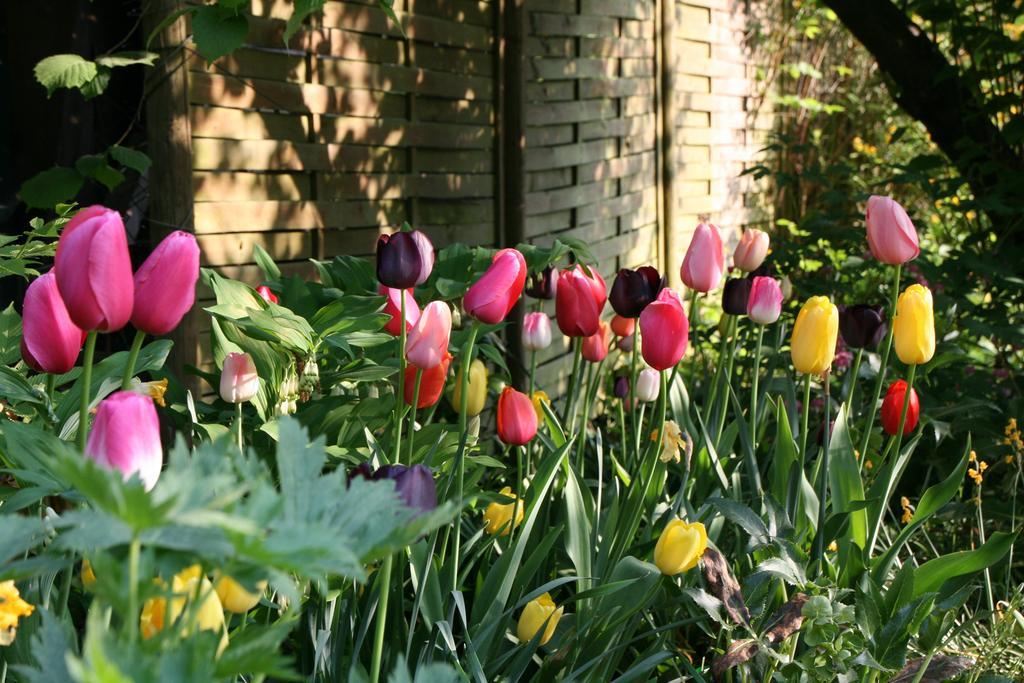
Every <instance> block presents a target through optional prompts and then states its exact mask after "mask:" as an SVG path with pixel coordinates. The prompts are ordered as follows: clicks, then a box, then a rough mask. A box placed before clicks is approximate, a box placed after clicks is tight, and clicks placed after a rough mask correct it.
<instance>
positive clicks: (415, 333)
mask: <svg viewBox="0 0 1024 683" xmlns="http://www.w3.org/2000/svg"><path fill="white" fill-rule="evenodd" d="M451 333H452V309H451V308H449V307H448V304H446V303H445V302H443V301H432V302H430V303H429V304H427V306H426V308H424V309H423V313H422V314H421V315H420V318H419V320H417V321H416V325H415V326H414V327H413V328H412V331H411V332H409V341H408V343H407V344H406V347H405V357H406V358H407V359H409V362H410V363H412V364H413V365H415V366H416V367H418V368H419V369H420V370H430V369H431V368H434V367H437V366H438V365H439V364H440V363H441V360H442V359H443V358H444V356H445V354H446V353H448V338H449V337H450V336H451Z"/></svg>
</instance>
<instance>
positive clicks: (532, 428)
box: [498, 285, 561, 446]
mask: <svg viewBox="0 0 1024 683" xmlns="http://www.w3.org/2000/svg"><path fill="white" fill-rule="evenodd" d="M559 286H561V285H559ZM536 435H537V411H536V410H534V408H533V401H531V400H530V397H529V396H527V395H526V394H524V393H522V392H521V391H516V390H515V389H513V388H512V387H505V388H504V389H503V390H502V392H501V396H499V397H498V438H500V439H501V441H502V443H504V444H505V445H507V446H524V445H526V444H528V443H529V442H530V440H531V439H533V437H534V436H536Z"/></svg>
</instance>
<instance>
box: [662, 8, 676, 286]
mask: <svg viewBox="0 0 1024 683" xmlns="http://www.w3.org/2000/svg"><path fill="white" fill-rule="evenodd" d="M675 16H676V3H675V0H661V32H660V36H659V37H660V43H661V45H660V55H659V56H660V62H661V74H660V79H661V107H659V112H658V113H659V118H660V120H661V125H660V129H661V147H660V150H659V151H660V154H659V158H660V159H661V178H660V180H661V183H660V184H661V203H662V226H661V229H662V231H663V232H662V240H661V249H662V269H663V270H662V272H663V273H665V274H667V275H668V276H669V280H670V281H674V280H675V277H674V276H673V275H672V271H673V270H674V267H675V249H676V245H675V231H676V219H675V216H676V186H675V184H676V149H675V144H676V143H675V128H676V97H675V95H676V84H675V70H676V69H675V67H676V62H675V23H676V21H675Z"/></svg>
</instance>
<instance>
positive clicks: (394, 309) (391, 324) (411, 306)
mask: <svg viewBox="0 0 1024 683" xmlns="http://www.w3.org/2000/svg"><path fill="white" fill-rule="evenodd" d="M377 292H378V293H380V294H383V295H384V297H385V299H384V311H383V312H384V313H386V314H387V315H389V316H391V317H390V318H389V319H388V321H387V322H386V323H385V324H384V331H385V332H387V333H388V334H390V335H391V336H392V337H397V336H399V335H400V334H401V333H402V328H401V326H400V325H399V320H400V319H401V318H402V297H403V296H404V297H405V331H406V332H408V331H409V330H411V329H412V326H413V325H415V324H416V322H417V321H418V320H419V319H420V307H419V305H418V304H417V303H416V297H414V296H413V295H412V290H409V289H393V288H391V287H385V286H384V285H381V286H380V287H378V288H377Z"/></svg>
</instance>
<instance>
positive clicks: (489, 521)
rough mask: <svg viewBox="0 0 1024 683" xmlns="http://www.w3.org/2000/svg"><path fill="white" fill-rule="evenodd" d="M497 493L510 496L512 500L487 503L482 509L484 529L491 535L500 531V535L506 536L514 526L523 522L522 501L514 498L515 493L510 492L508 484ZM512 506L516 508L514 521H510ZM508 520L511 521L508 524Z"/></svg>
mask: <svg viewBox="0 0 1024 683" xmlns="http://www.w3.org/2000/svg"><path fill="white" fill-rule="evenodd" d="M498 493H500V494H501V495H503V496H505V497H506V498H512V499H513V500H514V502H512V503H505V504H504V505H502V504H501V503H499V502H497V501H495V502H493V503H491V504H490V505H488V506H487V509H486V510H484V521H485V522H486V526H485V529H486V530H487V533H489V534H492V535H493V534H496V533H498V532H499V531H500V532H501V535H502V536H508V535H509V532H510V531H512V529H513V528H514V527H517V526H519V525H520V524H522V523H523V501H521V500H519V499H518V498H516V496H515V494H514V493H512V488H511V487H509V486H506V487H505V488H503V489H502V490H501V491H499V492H498ZM513 507H515V510H516V516H515V521H514V522H512V508H513ZM509 522H512V523H511V524H509Z"/></svg>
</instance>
